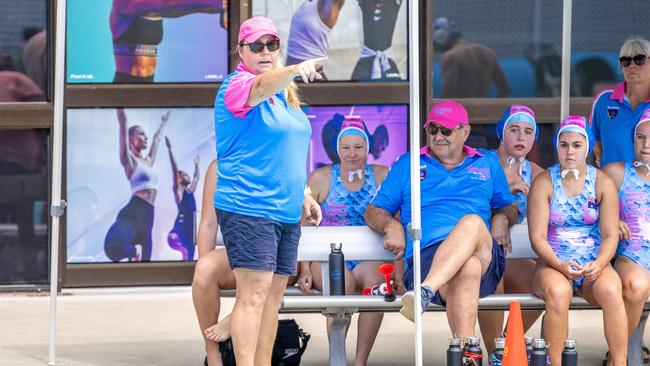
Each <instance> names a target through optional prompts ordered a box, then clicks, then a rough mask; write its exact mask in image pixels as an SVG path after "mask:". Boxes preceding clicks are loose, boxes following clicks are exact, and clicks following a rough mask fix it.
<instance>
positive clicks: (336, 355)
mask: <svg viewBox="0 0 650 366" xmlns="http://www.w3.org/2000/svg"><path fill="white" fill-rule="evenodd" d="M196 222H198V220H197V221H196ZM510 235H511V238H512V243H513V244H512V249H513V250H512V253H510V254H508V259H522V258H537V255H536V254H535V252H534V251H533V250H532V247H531V245H530V239H529V237H528V226H527V225H525V224H519V225H514V226H513V227H512V228H511V230H510ZM217 243H218V244H219V245H223V238H222V237H221V232H219V233H218V236H217ZM331 243H341V244H342V250H343V253H344V256H345V259H346V260H351V259H353V260H386V261H391V260H393V258H394V256H393V254H392V253H390V252H388V251H386V250H384V240H383V236H382V235H380V234H378V233H377V232H375V231H373V230H372V229H370V228H369V227H367V226H336V227H333V226H329V227H326V226H322V227H307V226H306V227H303V228H302V236H301V238H300V245H299V246H298V261H317V262H321V268H322V271H323V273H322V275H323V277H322V278H323V287H324V288H323V295H316V296H307V295H302V293H301V292H300V291H299V289H298V288H297V287H296V286H294V287H289V288H287V291H286V292H285V296H284V298H283V300H282V303H281V305H280V312H281V313H321V314H323V315H324V316H331V317H333V321H332V324H331V325H330V329H329V334H330V339H329V355H330V365H346V355H345V329H346V328H347V325H348V323H349V319H348V316H349V315H351V314H354V313H357V312H396V311H399V309H400V308H401V307H402V306H401V297H400V296H398V297H397V299H396V300H395V301H394V302H386V301H384V299H383V298H382V297H380V296H362V295H346V296H330V295H328V294H329V281H328V280H327V279H328V278H329V267H328V257H329V253H330V244H331ZM222 295H223V296H233V295H234V291H232V290H222ZM301 295H302V296H301ZM512 300H517V301H519V303H520V304H521V308H522V309H527V310H544V308H545V303H544V301H543V300H542V299H540V298H538V297H537V296H535V295H533V294H505V295H490V296H487V297H484V298H482V299H480V300H479V309H481V310H508V308H509V306H510V302H511V301H512ZM649 308H650V302H648V303H646V309H649ZM570 309H572V310H584V309H597V307H596V306H593V305H591V304H589V303H587V301H585V300H584V299H583V298H581V297H579V296H574V297H573V300H572V301H571V306H570ZM444 310H445V309H444V307H442V306H438V305H433V304H432V305H430V306H429V308H428V309H427V311H444ZM647 318H648V312H647V311H646V312H644V313H643V316H642V317H641V322H640V323H639V326H638V327H637V329H636V330H635V331H634V333H633V334H632V336H631V337H630V339H629V347H628V355H629V356H628V365H629V366H643V359H642V352H641V344H642V341H643V331H644V329H645V323H646V320H647Z"/></svg>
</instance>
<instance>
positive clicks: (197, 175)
mask: <svg viewBox="0 0 650 366" xmlns="http://www.w3.org/2000/svg"><path fill="white" fill-rule="evenodd" d="M200 176H201V173H200V172H199V156H198V155H197V156H196V157H195V158H194V177H193V178H192V183H191V184H190V186H189V188H188V190H189V191H190V192H191V193H194V191H196V186H198V185H199V178H200Z"/></svg>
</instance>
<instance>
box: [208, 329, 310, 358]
mask: <svg viewBox="0 0 650 366" xmlns="http://www.w3.org/2000/svg"><path fill="white" fill-rule="evenodd" d="M310 337H311V335H309V334H308V333H305V332H303V330H302V329H300V327H299V326H298V323H296V321H295V320H294V319H280V320H279V321H278V333H277V335H276V337H275V344H274V345H273V358H272V361H271V365H272V366H298V365H300V359H301V358H302V354H303V353H305V349H306V348H307V343H309V338H310ZM219 352H220V353H221V362H222V363H223V366H236V363H235V352H234V350H233V345H232V339H230V338H228V339H227V340H225V341H223V342H219ZM205 364H206V365H207V359H206V362H205Z"/></svg>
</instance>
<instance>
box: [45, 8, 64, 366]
mask: <svg viewBox="0 0 650 366" xmlns="http://www.w3.org/2000/svg"><path fill="white" fill-rule="evenodd" d="M65 15H66V0H57V1H56V17H55V23H56V31H55V32H54V34H55V35H56V40H55V42H54V49H55V52H56V53H55V58H54V89H53V95H52V100H53V103H54V128H53V132H52V191H51V195H50V197H52V206H51V207H50V215H51V216H52V221H51V225H52V226H51V230H50V231H51V233H52V234H51V237H50V243H51V244H50V338H49V362H48V363H47V364H48V365H50V366H55V365H61V364H58V363H56V315H57V314H56V302H57V291H58V288H59V225H60V222H59V219H60V217H61V216H62V215H63V212H64V209H65V202H64V201H62V200H61V174H62V169H61V166H62V154H63V153H62V150H63V149H62V147H63V146H62V144H63V111H64V109H63V102H64V100H63V96H64V93H65V90H64V88H65V85H64V75H65V21H66V16H65Z"/></svg>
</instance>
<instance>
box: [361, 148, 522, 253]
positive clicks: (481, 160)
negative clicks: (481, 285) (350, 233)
mask: <svg viewBox="0 0 650 366" xmlns="http://www.w3.org/2000/svg"><path fill="white" fill-rule="evenodd" d="M464 151H465V153H466V154H467V157H466V159H465V160H464V161H463V162H462V163H461V164H460V165H459V166H457V167H455V168H453V169H452V170H450V171H447V169H445V167H444V166H443V165H442V164H441V163H440V162H439V161H438V160H436V159H435V158H433V157H431V156H430V155H429V153H428V147H426V146H425V147H423V148H422V150H420V189H421V191H422V194H421V202H420V204H421V209H422V240H421V242H420V243H421V244H420V247H421V248H422V249H424V248H426V247H429V246H431V245H434V244H437V243H439V242H441V241H443V240H445V238H447V236H448V235H449V232H450V231H451V230H452V229H453V228H454V226H455V225H456V223H457V222H458V220H460V219H461V218H462V217H463V216H465V215H469V214H476V215H478V216H480V217H481V218H482V219H483V221H484V222H485V224H486V225H487V227H488V228H489V227H490V217H491V214H492V212H491V210H492V209H499V208H502V207H505V206H509V205H511V204H512V202H513V198H512V194H511V193H510V187H509V186H508V180H507V179H506V175H505V173H504V172H503V169H502V168H501V165H499V159H498V158H497V157H496V156H495V155H494V154H487V155H483V154H481V153H480V152H478V151H476V150H474V149H472V148H469V147H464ZM410 160H411V159H410V157H409V154H408V153H406V154H404V155H402V156H400V157H399V158H398V159H397V161H395V163H394V164H393V165H392V166H391V168H390V170H389V171H388V175H387V176H386V179H385V180H384V182H383V183H382V184H381V186H380V187H379V190H378V191H377V194H376V195H375V197H374V198H373V199H372V201H371V202H370V203H371V204H372V205H374V206H377V207H379V208H382V209H384V210H386V211H388V212H390V213H391V214H393V215H394V214H396V213H397V212H398V211H399V212H400V220H401V222H402V225H403V226H404V231H405V232H407V231H406V228H407V225H408V224H409V223H410V222H411V179H410ZM404 256H405V257H406V258H410V257H412V256H413V241H412V240H411V238H410V237H409V235H407V236H406V251H405V254H404Z"/></svg>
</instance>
